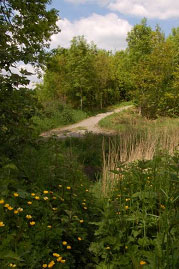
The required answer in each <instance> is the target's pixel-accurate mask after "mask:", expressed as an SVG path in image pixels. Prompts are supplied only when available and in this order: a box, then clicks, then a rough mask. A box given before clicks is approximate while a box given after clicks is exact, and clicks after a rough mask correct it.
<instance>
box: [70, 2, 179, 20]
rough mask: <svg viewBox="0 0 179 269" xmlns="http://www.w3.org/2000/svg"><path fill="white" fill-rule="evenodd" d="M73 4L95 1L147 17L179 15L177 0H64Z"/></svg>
mask: <svg viewBox="0 0 179 269" xmlns="http://www.w3.org/2000/svg"><path fill="white" fill-rule="evenodd" d="M65 1H66V2H70V3H73V4H85V3H97V4H100V5H102V6H106V7H107V8H109V9H110V10H113V11H119V12H120V13H122V14H126V15H127V14H128V15H134V16H139V17H144V16H145V17H147V18H158V19H170V18H178V17H179V1H177V0H65Z"/></svg>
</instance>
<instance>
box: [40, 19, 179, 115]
mask: <svg viewBox="0 0 179 269" xmlns="http://www.w3.org/2000/svg"><path fill="white" fill-rule="evenodd" d="M178 36H179V30H178V28H176V29H173V30H172V33H171V35H170V36H169V37H168V38H165V36H164V34H163V33H162V31H161V29H160V27H159V26H156V29H155V30H152V28H151V27H150V26H148V25H147V22H146V20H145V19H143V20H142V22H141V24H138V25H135V26H134V27H133V29H132V30H131V32H129V33H128V37H127V42H128V47H127V49H126V50H125V51H117V52H116V53H115V54H113V53H112V52H109V51H105V50H101V49H98V48H97V47H96V46H95V45H94V44H93V43H91V44H88V43H87V41H86V40H85V39H84V37H75V38H74V39H73V40H72V41H71V46H70V48H69V49H63V48H58V49H57V50H54V51H53V53H52V54H51V55H50V57H49V60H48V62H47V67H46V70H45V76H44V82H43V84H41V85H39V86H38V87H37V94H38V95H39V98H40V100H42V101H43V102H47V101H48V100H53V99H58V100H59V102H64V103H68V104H69V103H70V104H71V105H73V106H74V107H76V108H79V109H87V110H94V109H99V108H103V107H105V106H108V105H110V104H114V103H116V102H119V101H124V100H129V99H132V100H134V101H135V103H136V104H137V106H138V107H139V108H140V111H141V113H142V115H143V116H145V117H147V118H156V117H157V116H159V115H162V116H167V115H168V116H178V111H179V107H178V104H179V88H178V76H179V74H178V70H179V65H178V64H179V62H178V59H179V58H178V56H179V52H178V47H179V43H178V40H179V39H178Z"/></svg>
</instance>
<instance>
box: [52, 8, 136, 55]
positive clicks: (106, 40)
mask: <svg viewBox="0 0 179 269" xmlns="http://www.w3.org/2000/svg"><path fill="white" fill-rule="evenodd" d="M58 26H59V27H60V29H61V33H59V34H57V35H53V36H52V43H51V48H55V47H57V46H61V47H69V46H70V41H71V40H72V38H73V37H74V36H79V35H84V37H85V38H86V39H87V41H88V42H91V41H94V43H95V44H96V45H97V46H98V47H99V48H103V49H107V50H113V51H114V50H121V49H124V48H126V46H127V43H126V35H127V32H129V31H130V30H131V28H132V26H131V25H130V24H129V23H128V21H126V20H123V19H120V18H119V17H118V16H117V15H116V14H114V13H110V14H107V15H105V16H102V15H98V14H95V13H94V14H92V15H91V16H89V17H87V18H82V19H80V20H77V21H74V22H71V21H69V20H68V19H63V20H59V21H58Z"/></svg>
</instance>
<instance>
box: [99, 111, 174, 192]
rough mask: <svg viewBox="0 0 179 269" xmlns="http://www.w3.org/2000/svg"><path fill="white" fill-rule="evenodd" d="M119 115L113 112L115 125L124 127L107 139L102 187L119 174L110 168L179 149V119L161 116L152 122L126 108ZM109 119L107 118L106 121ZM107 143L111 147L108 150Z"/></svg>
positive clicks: (112, 181)
mask: <svg viewBox="0 0 179 269" xmlns="http://www.w3.org/2000/svg"><path fill="white" fill-rule="evenodd" d="M118 115H119V116H117V114H116V115H113V117H110V120H112V119H113V122H112V123H111V125H113V126H115V128H117V126H116V124H115V123H116V122H118V127H119V126H120V128H119V129H120V132H118V134H117V136H115V137H114V138H109V139H108V140H107V141H106V140H103V146H102V148H103V150H102V151H103V173H102V190H103V193H106V190H107V189H109V190H110V189H111V187H112V186H113V185H114V184H115V182H116V180H117V178H118V175H116V174H114V173H111V172H110V171H111V170H112V171H113V170H115V169H117V168H118V166H119V163H130V162H134V161H137V160H151V159H152V158H153V157H154V155H155V154H156V153H157V152H158V151H162V152H168V153H169V154H171V155H172V154H173V152H174V151H175V150H176V149H178V148H179V131H178V130H179V128H178V125H179V120H178V119H161V118H160V119H158V120H155V121H149V120H147V119H143V118H141V117H140V116H139V115H138V114H136V113H134V110H133V109H132V110H130V112H128V111H124V112H123V113H122V115H123V116H121V114H118ZM108 121H109V118H108V119H107V121H106V123H107V122H108ZM106 143H107V144H108V150H107V151H106Z"/></svg>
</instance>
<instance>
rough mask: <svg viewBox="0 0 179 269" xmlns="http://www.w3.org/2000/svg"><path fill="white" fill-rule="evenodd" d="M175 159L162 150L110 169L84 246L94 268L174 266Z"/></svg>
mask: <svg viewBox="0 0 179 269" xmlns="http://www.w3.org/2000/svg"><path fill="white" fill-rule="evenodd" d="M178 160H179V155H178V154H177V153H176V154H175V155H174V156H173V157H171V156H168V155H164V154H162V155H158V156H155V157H154V159H153V160H149V161H138V162H135V163H131V164H128V165H120V166H119V167H118V169H116V170H114V171H111V173H113V174H114V173H115V175H116V177H115V182H113V183H112V184H111V182H110V177H109V178H108V182H105V184H106V185H107V184H108V186H106V188H105V190H106V193H105V197H106V203H105V204H104V208H103V217H102V219H101V220H100V222H97V223H95V224H96V226H97V231H96V232H95V235H96V242H94V243H92V244H91V248H90V249H91V251H93V253H95V255H96V256H97V257H98V266H97V267H96V268H126V269H127V268H142V267H143V266H144V268H148V269H149V268H150V269H153V268H160V269H162V268H166V269H168V268H178V266H179V259H178V239H177V236H178V233H179V229H178V227H177V216H178V189H177V188H178V183H179V182H178V172H179V169H178ZM103 190H104V188H103ZM112 190H113V191H112ZM111 192H112V194H111Z"/></svg>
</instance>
